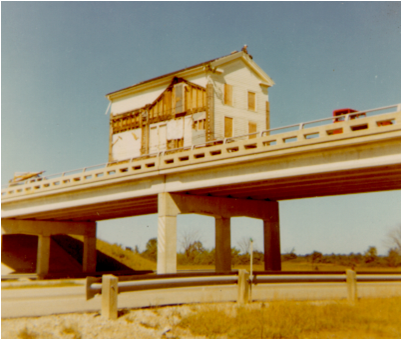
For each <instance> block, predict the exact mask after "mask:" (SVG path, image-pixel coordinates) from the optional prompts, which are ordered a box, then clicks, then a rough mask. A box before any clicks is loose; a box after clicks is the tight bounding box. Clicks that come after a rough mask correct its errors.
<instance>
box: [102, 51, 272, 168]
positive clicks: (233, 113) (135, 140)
mask: <svg viewBox="0 0 402 340" xmlns="http://www.w3.org/2000/svg"><path fill="white" fill-rule="evenodd" d="M272 85H274V82H273V81H272V79H271V78H270V77H269V76H268V75H267V74H266V73H265V72H264V71H263V70H262V69H261V68H260V67H259V66H258V65H257V64H256V63H255V62H254V61H253V58H252V56H251V55H249V54H248V52H247V48H246V47H244V48H243V49H242V51H240V52H237V51H236V52H232V53H231V54H229V55H226V56H224V57H221V58H217V59H213V60H209V61H206V62H203V63H201V64H197V65H194V66H191V67H187V68H185V69H182V70H179V71H176V72H172V73H168V74H165V75H162V76H159V77H156V78H153V79H149V80H146V81H143V82H141V83H138V84H136V85H133V86H130V87H127V88H124V89H121V90H118V91H115V92H111V93H109V94H107V95H106V97H107V98H108V99H109V101H110V102H111V114H110V142H109V161H119V160H124V159H128V158H134V157H138V156H141V155H145V154H152V153H156V152H158V151H163V150H166V149H175V148H180V147H183V146H190V145H192V144H201V143H204V142H209V141H214V140H219V139H222V138H224V137H232V136H238V135H243V134H248V133H252V132H255V131H260V130H264V129H269V101H268V88H269V87H270V86H272Z"/></svg>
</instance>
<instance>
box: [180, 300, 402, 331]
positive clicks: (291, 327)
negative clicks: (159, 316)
mask: <svg viewBox="0 0 402 340" xmlns="http://www.w3.org/2000/svg"><path fill="white" fill-rule="evenodd" d="M178 326H180V327H182V328H184V329H188V330H190V331H191V332H192V333H193V334H194V335H198V336H205V337H207V338H217V337H219V338H222V337H223V338H240V339H277V338H293V339H296V338H323V339H329V338H332V339H333V338H392V339H400V338H401V299H400V297H399V298H389V299H363V300H360V301H359V302H358V303H357V304H356V305H354V306H352V305H350V304H348V303H347V302H345V301H339V302H335V301H332V302H321V303H312V302H289V301H286V302H269V303H265V304H261V303H253V304H250V305H248V306H246V307H237V308H236V310H235V312H234V313H231V312H230V311H228V310H223V309H219V308H218V307H216V306H205V307H203V308H200V310H199V311H198V312H194V313H192V314H190V315H188V316H186V317H184V318H183V319H182V320H181V321H180V323H179V324H178Z"/></svg>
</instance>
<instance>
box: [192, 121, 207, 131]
mask: <svg viewBox="0 0 402 340" xmlns="http://www.w3.org/2000/svg"><path fill="white" fill-rule="evenodd" d="M193 129H195V130H205V119H200V120H196V121H195V122H194V123H193Z"/></svg>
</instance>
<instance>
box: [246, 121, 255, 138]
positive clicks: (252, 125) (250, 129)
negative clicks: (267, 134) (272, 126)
mask: <svg viewBox="0 0 402 340" xmlns="http://www.w3.org/2000/svg"><path fill="white" fill-rule="evenodd" d="M253 132H257V124H256V123H252V122H248V133H253ZM256 137H257V134H255V135H251V136H249V139H251V138H256Z"/></svg>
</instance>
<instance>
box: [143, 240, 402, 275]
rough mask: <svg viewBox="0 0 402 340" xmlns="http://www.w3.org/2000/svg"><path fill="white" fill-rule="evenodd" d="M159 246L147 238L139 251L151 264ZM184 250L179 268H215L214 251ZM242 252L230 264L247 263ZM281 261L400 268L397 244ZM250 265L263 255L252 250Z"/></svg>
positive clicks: (190, 246) (193, 246)
mask: <svg viewBox="0 0 402 340" xmlns="http://www.w3.org/2000/svg"><path fill="white" fill-rule="evenodd" d="M157 247H158V243H157V239H156V238H152V239H150V240H149V241H148V242H147V244H146V247H145V250H144V251H143V252H139V251H138V248H136V252H138V253H139V254H140V255H141V256H142V257H144V258H147V259H149V260H152V261H156V258H157V253H158V248H157ZM183 248H184V251H182V252H179V253H177V263H178V264H179V265H215V249H214V248H212V249H206V248H205V247H204V246H203V244H202V242H201V241H191V242H187V244H186V245H185V247H183ZM241 248H243V249H242V250H243V251H242V250H240V249H238V248H236V247H233V248H232V254H231V256H232V265H238V264H240V265H247V264H250V254H249V253H248V252H247V245H246V243H245V242H243V247H241ZM281 259H282V262H285V261H294V262H309V263H311V264H312V266H313V268H314V266H315V265H318V264H323V263H328V264H337V265H343V266H350V267H352V268H353V267H357V266H359V267H398V266H400V265H401V249H400V242H399V248H398V246H395V247H392V248H390V249H389V251H388V254H387V255H386V256H381V255H378V252H377V248H376V247H373V246H371V247H369V248H368V249H367V251H366V252H365V253H364V254H361V253H357V254H355V253H350V254H348V255H345V254H322V253H321V252H318V251H314V252H313V253H311V254H306V255H297V254H295V252H294V250H292V251H291V252H289V253H287V254H282V255H281ZM253 263H254V264H263V263H264V253H263V252H261V251H258V250H256V251H253Z"/></svg>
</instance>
